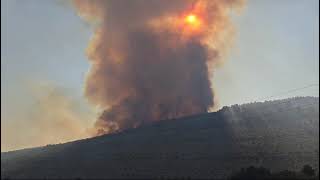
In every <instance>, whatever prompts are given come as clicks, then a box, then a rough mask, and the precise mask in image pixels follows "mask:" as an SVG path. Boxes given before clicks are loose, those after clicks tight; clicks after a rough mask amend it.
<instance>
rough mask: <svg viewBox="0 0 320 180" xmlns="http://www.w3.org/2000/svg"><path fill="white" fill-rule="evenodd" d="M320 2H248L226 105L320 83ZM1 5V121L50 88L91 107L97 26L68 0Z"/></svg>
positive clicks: (238, 21) (223, 95) (227, 79)
mask: <svg viewBox="0 0 320 180" xmlns="http://www.w3.org/2000/svg"><path fill="white" fill-rule="evenodd" d="M318 3H319V2H318V1H317V0H248V2H247V5H246V7H245V9H244V10H243V12H242V14H241V15H240V16H235V17H234V18H233V19H234V22H235V26H236V28H237V36H236V42H235V45H234V47H233V48H232V49H231V51H230V52H231V54H230V56H229V57H228V59H227V61H226V63H225V64H224V65H223V66H221V67H220V68H219V69H216V70H215V74H214V75H215V76H214V87H215V89H216V95H217V97H218V100H219V105H220V106H223V105H230V104H236V103H238V104H241V103H245V102H250V101H255V100H259V99H261V98H263V97H268V96H271V95H274V94H278V93H282V92H285V91H287V90H290V89H295V88H299V87H303V86H306V85H309V84H314V83H316V84H318V82H319V78H318V73H319V60H318V59H319V51H318V49H319V5H318ZM1 4H2V6H1V25H2V29H1V36H2V39H1V59H2V60H1V96H2V98H1V99H2V100H1V104H2V106H1V107H2V109H1V111H2V114H1V123H3V122H4V121H8V120H12V119H17V117H20V115H19V114H24V113H28V109H29V107H30V106H32V105H33V104H34V103H35V100H34V99H35V97H34V93H32V92H31V91H32V90H31V89H32V87H33V86H37V85H38V84H40V85H41V84H43V83H44V84H50V86H54V87H58V88H59V89H63V90H65V91H66V93H67V94H68V96H71V97H72V98H74V99H77V100H78V101H79V102H80V104H82V105H83V106H84V107H85V108H87V107H90V106H88V104H87V102H86V100H85V98H84V97H83V95H82V93H83V92H82V91H83V83H84V78H85V74H86V72H87V71H88V69H89V64H88V62H87V58H86V56H85V48H86V46H87V44H88V42H89V40H90V37H91V35H92V30H93V28H92V27H90V25H88V24H85V22H83V21H82V20H81V19H80V18H79V17H78V16H77V15H76V13H75V11H74V10H73V9H72V7H71V6H69V5H68V3H66V2H63V1H61V0H58V1H41V0H28V1H23V0H10V1H9V0H6V1H2V2H1ZM318 91H319V87H318V86H315V87H311V88H308V89H304V90H302V91H297V92H294V93H291V94H286V95H285V96H279V98H283V97H290V96H296V95H312V96H318V94H319V93H318ZM21 117H23V116H22V115H21ZM18 119H20V118H18Z"/></svg>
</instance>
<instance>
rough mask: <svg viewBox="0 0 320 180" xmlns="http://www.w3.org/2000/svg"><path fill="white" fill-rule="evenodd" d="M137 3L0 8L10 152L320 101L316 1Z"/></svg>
mask: <svg viewBox="0 0 320 180" xmlns="http://www.w3.org/2000/svg"><path fill="white" fill-rule="evenodd" d="M102 2H103V3H102ZM136 2H138V1H133V2H132V3H131V5H130V6H125V4H123V3H117V2H116V1H94V2H88V1H75V3H72V2H71V1H60V0H56V1H39V0H30V1H15V0H12V1H3V2H1V4H2V7H1V8H2V9H1V10H2V12H1V13H2V14H1V20H2V22H1V23H2V27H3V28H2V31H1V36H2V37H3V38H2V40H1V44H2V48H1V49H2V53H1V58H2V61H1V64H2V69H1V70H2V71H1V75H2V76H1V85H2V88H1V96H2V100H1V105H2V108H1V151H2V152H3V151H8V150H16V149H22V148H27V147H35V146H41V145H46V144H56V143H63V142H67V141H71V140H77V139H83V138H87V137H93V136H95V135H101V134H104V133H112V132H118V131H122V130H125V129H128V128H135V127H137V126H140V125H142V124H144V123H146V122H147V123H148V122H149V121H150V122H155V121H158V120H163V119H172V118H179V117H184V116H190V115H192V114H199V113H205V112H207V111H217V110H219V109H220V108H222V107H223V106H228V105H233V104H243V103H249V102H255V101H264V100H271V99H282V98H287V97H295V96H315V97H318V96H319V79H318V73H319V61H318V59H319V51H318V48H319V24H318V23H319V14H318V12H319V9H318V8H319V7H318V3H319V2H318V1H316V0H314V1H311V0H310V1H299V0H294V1H290V2H289V1H288V0H287V1H286V0H284V1H279V2H278V1H277V2H275V1H247V2H244V1H211V2H209V1H190V2H189V3H185V2H184V1H174V2H172V3H168V2H166V1H161V2H160V1H154V2H155V3H154V4H152V3H151V5H149V6H145V7H144V6H142V5H141V4H139V3H136ZM165 2H166V3H165ZM191 2H194V3H191ZM196 2H201V3H196ZM99 3H100V4H99ZM126 3H128V2H126ZM127 7H131V8H129V9H128V8H127ZM141 9H144V10H146V9H147V10H148V11H146V14H140V13H137V12H140V11H142V10H141ZM185 9H188V10H189V11H188V12H187V13H186V12H185ZM212 9H213V10H214V11H212ZM229 9H232V10H233V11H232V12H231V13H229ZM112 10H114V11H112ZM178 12H179V13H178ZM176 14H179V16H177V17H176V16H174V15H176ZM217 14H218V15H217ZM128 16H129V17H131V19H130V20H129V21H130V22H129V21H127V20H126V18H127V17H128ZM166 17H174V18H176V19H174V18H173V19H174V20H173V21H174V22H182V23H172V22H171V21H172V19H171V20H170V19H169V20H168V22H167V20H166ZM110 27H112V28H110ZM181 27H183V28H184V31H182V32H181V31H177V30H176V29H175V28H177V29H178V28H181ZM177 34H179V36H177ZM181 34H182V35H181ZM110 37H112V38H110ZM177 37H178V38H177ZM166 38H167V39H166ZM127 39H129V40H127ZM209 39H210V41H209ZM170 40H171V41H173V42H175V43H172V42H171V41H170ZM110 42H111V43H110ZM135 42H138V43H136V44H135ZM88 43H89V45H88ZM101 47H103V48H101ZM128 47H130V48H128ZM170 48H171V49H175V51H171V49H170ZM158 49H161V51H159V52H161V53H159V54H157V52H158ZM106 54H108V55H106ZM144 58H145V59H144ZM119 59H120V60H119ZM150 59H152V60H153V61H147V60H150ZM195 59H196V60H197V61H196V63H194V60H195ZM88 60H89V61H88ZM129 60H130V61H129ZM164 60H165V61H164ZM121 61H123V62H130V63H123V64H121ZM150 62H151V63H150ZM139 72H142V73H139ZM145 74H148V75H149V76H145ZM189 76H190V77H189ZM187 77H188V78H187ZM177 82H179V83H177Z"/></svg>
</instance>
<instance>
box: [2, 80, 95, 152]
mask: <svg viewBox="0 0 320 180" xmlns="http://www.w3.org/2000/svg"><path fill="white" fill-rule="evenodd" d="M31 95H32V96H33V98H34V101H35V102H34V103H32V104H31V105H30V107H28V108H27V109H23V110H24V111H22V109H18V107H17V109H15V111H16V112H19V113H18V114H17V115H16V116H14V117H11V118H10V119H7V120H6V121H3V122H2V124H1V151H9V150H16V149H22V148H30V147H35V146H44V145H47V144H57V143H65V142H68V141H73V140H77V139H83V138H88V137H90V136H91V134H92V132H91V131H92V129H91V128H88V127H90V126H92V124H91V120H92V119H93V118H92V116H93V115H94V113H93V112H92V113H91V112H88V111H84V109H83V108H82V107H80V106H79V104H80V103H79V102H78V100H76V99H72V98H70V95H68V94H66V92H65V90H63V89H61V88H57V87H53V86H51V85H49V86H48V85H46V86H43V85H42V86H32V93H31Z"/></svg>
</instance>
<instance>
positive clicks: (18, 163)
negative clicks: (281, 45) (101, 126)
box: [1, 97, 319, 178]
mask: <svg viewBox="0 0 320 180" xmlns="http://www.w3.org/2000/svg"><path fill="white" fill-rule="evenodd" d="M57 133H58V132H57ZM318 158H319V98H315V97H297V98H290V99H284V100H276V101H267V102H257V103H250V104H244V105H233V106H231V107H224V108H222V109H221V110H220V111H218V112H214V113H206V114H199V115H194V116H190V117H185V118H180V119H174V120H167V121H160V122H158V123H155V124H150V125H145V126H142V127H139V128H136V129H129V130H126V131H124V132H121V133H117V134H111V135H103V136H99V137H95V138H90V139H85V140H79V141H75V142H70V143H65V144H59V145H48V146H46V147H39V148H32V149H24V150H19V151H12V152H5V153H1V177H2V178H21V177H23V178H26V177H29V178H59V177H64V178H129V177H130V178H143V177H144V178H146V177H148V178H150V177H159V178H168V177H170V178H177V177H180V178H181V177H184V178H208V177H209V178H210V177H212V178H223V177H228V176H229V175H230V174H232V173H234V172H237V171H239V170H240V169H241V168H243V167H249V166H257V167H260V166H263V167H266V168H268V169H270V170H271V171H283V170H294V171H298V170H300V169H301V168H302V166H303V165H305V164H308V165H311V166H312V167H314V168H315V169H316V171H317V172H318V169H319V160H318Z"/></svg>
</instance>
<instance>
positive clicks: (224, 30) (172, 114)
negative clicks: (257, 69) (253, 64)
mask: <svg viewBox="0 0 320 180" xmlns="http://www.w3.org/2000/svg"><path fill="white" fill-rule="evenodd" d="M242 3H243V2H242V1H240V0H206V1H205V0H189V1H188V0H130V1H129V0H75V1H74V4H75V7H76V9H77V10H78V12H79V14H80V16H82V17H83V18H85V19H86V20H88V21H90V22H95V24H96V30H95V33H94V36H93V38H92V40H91V42H90V45H89V47H88V51H87V54H88V57H89V59H90V62H91V69H90V71H89V74H88V76H87V79H86V84H85V95H86V97H87V98H88V99H89V101H90V102H92V103H93V104H95V105H97V106H99V107H101V108H103V109H105V110H104V111H103V113H102V114H101V116H100V117H99V119H98V120H97V122H96V124H95V126H96V128H97V129H98V134H104V133H110V132H114V131H119V130H123V129H127V128H132V127H137V126H139V125H141V124H144V123H148V122H153V121H158V120H164V119H169V118H176V117H181V116H186V115H191V114H196V113H203V112H207V111H208V110H209V108H212V107H213V106H214V94H213V91H212V84H211V81H210V78H211V76H212V69H213V68H214V67H215V66H216V65H217V64H218V63H219V62H220V60H221V59H222V57H223V54H224V53H225V49H226V47H227V46H228V45H229V42H230V40H231V39H232V38H231V37H232V32H233V28H232V23H231V22H230V19H229V15H230V10H232V9H233V8H235V7H239V6H240V5H241V4H242ZM189 14H192V15H194V16H195V17H196V20H195V22H193V21H192V20H191V21H192V23H188V22H187V21H186V17H187V16H188V15H189Z"/></svg>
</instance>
